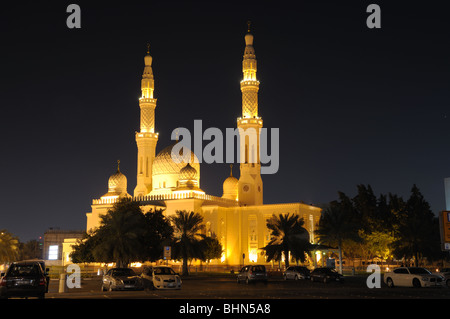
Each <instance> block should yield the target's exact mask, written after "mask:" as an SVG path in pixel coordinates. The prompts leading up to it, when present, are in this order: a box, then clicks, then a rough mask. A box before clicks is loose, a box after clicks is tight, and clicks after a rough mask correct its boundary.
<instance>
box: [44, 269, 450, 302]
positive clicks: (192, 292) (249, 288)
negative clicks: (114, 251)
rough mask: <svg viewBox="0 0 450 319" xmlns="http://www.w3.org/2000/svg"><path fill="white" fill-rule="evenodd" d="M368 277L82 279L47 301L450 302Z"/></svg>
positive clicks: (448, 294) (442, 291)
mask: <svg viewBox="0 0 450 319" xmlns="http://www.w3.org/2000/svg"><path fill="white" fill-rule="evenodd" d="M366 279H367V277H364V276H346V277H345V282H344V283H337V282H332V283H327V284H325V283H318V282H311V281H305V280H299V281H284V280H282V279H281V278H278V277H277V278H270V279H269V282H268V283H267V284H263V283H253V284H249V285H246V284H238V283H237V282H236V280H235V277H234V276H231V275H223V276H201V275H193V276H191V277H187V278H183V286H182V289H180V290H145V291H113V292H102V291H101V279H100V277H98V278H92V279H84V280H82V282H81V288H73V289H67V292H64V293H58V288H59V281H58V280H51V282H50V286H49V293H48V294H46V298H47V299H53V298H56V299H60V298H64V299H230V300H233V299H239V300H244V299H416V300H418V299H450V288H447V287H433V288H407V287H395V288H388V287H387V286H386V285H385V284H384V283H382V285H381V288H372V289H370V288H368V287H367V285H366Z"/></svg>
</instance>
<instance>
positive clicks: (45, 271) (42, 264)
mask: <svg viewBox="0 0 450 319" xmlns="http://www.w3.org/2000/svg"><path fill="white" fill-rule="evenodd" d="M22 261H24V262H28V261H29V262H37V263H39V264H40V265H41V268H42V270H43V271H44V275H45V279H46V280H47V284H46V287H45V292H46V293H47V292H48V285H49V284H50V276H49V268H46V267H45V260H42V259H29V260H22Z"/></svg>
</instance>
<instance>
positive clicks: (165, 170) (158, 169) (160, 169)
mask: <svg viewBox="0 0 450 319" xmlns="http://www.w3.org/2000/svg"><path fill="white" fill-rule="evenodd" d="M177 143H178V142H177ZM177 143H175V144H172V145H170V146H167V147H166V148H164V149H163V150H162V151H161V152H159V153H158V155H157V156H156V157H155V159H154V161H153V168H152V170H153V175H154V176H155V175H172V174H176V175H177V176H178V175H179V174H180V171H181V170H182V169H183V168H185V166H187V165H186V161H183V148H180V151H179V153H178V154H176V153H175V152H174V154H173V155H174V158H172V149H173V147H174V146H175V145H176V144H177ZM188 158H189V162H190V164H189V166H190V167H191V168H193V169H194V170H195V172H196V174H195V179H196V180H199V179H200V163H199V162H198V158H197V156H195V154H194V152H192V151H191V150H189V154H188Z"/></svg>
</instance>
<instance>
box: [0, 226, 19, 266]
mask: <svg viewBox="0 0 450 319" xmlns="http://www.w3.org/2000/svg"><path fill="white" fill-rule="evenodd" d="M18 256H19V240H18V239H17V238H16V237H14V236H13V234H11V233H10V232H8V231H7V230H6V229H1V230H0V263H1V264H5V263H9V262H12V261H14V260H15V259H17V257H18Z"/></svg>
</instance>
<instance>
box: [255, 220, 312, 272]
mask: <svg viewBox="0 0 450 319" xmlns="http://www.w3.org/2000/svg"><path fill="white" fill-rule="evenodd" d="M267 228H269V229H270V230H271V238H272V239H271V240H270V242H269V244H268V245H267V246H265V247H264V248H263V250H265V252H266V255H267V261H271V260H276V261H279V260H281V258H282V256H283V255H284V261H285V265H286V268H287V267H289V253H291V254H292V257H293V258H294V259H296V260H297V261H298V260H301V261H305V253H306V252H307V251H309V248H310V244H309V241H308V238H309V236H308V232H307V231H306V229H304V228H303V218H300V216H299V215H295V214H293V215H290V214H289V213H287V214H284V215H283V214H279V215H278V216H276V215H275V214H274V215H273V216H272V218H271V219H269V220H268V221H267Z"/></svg>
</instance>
